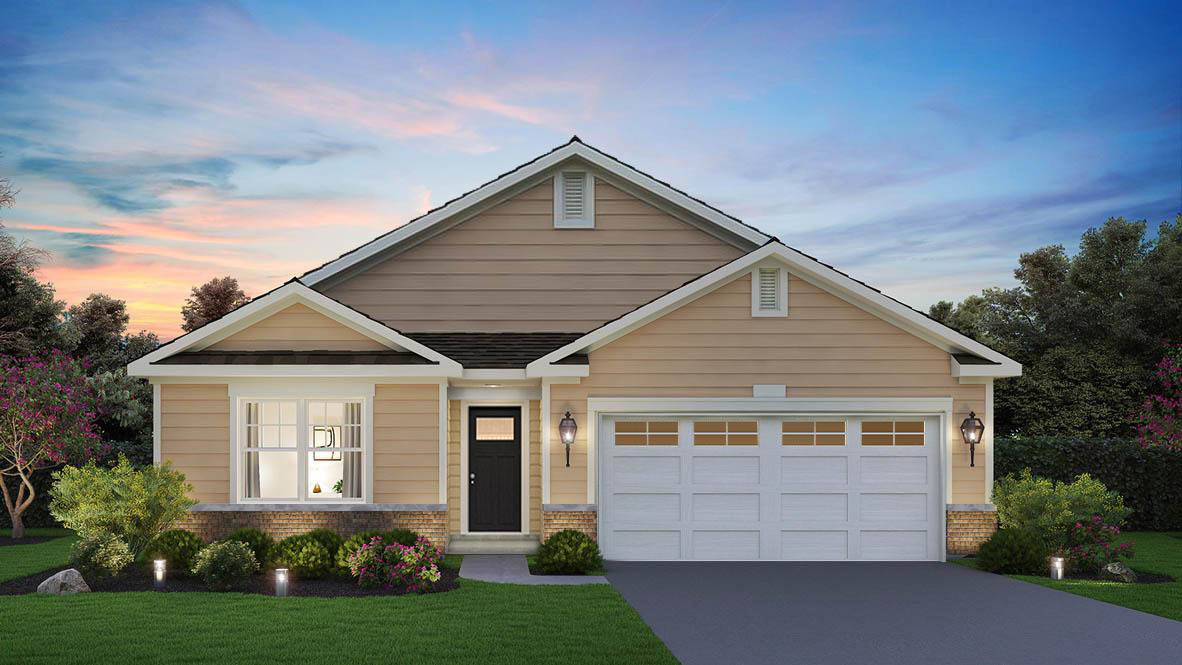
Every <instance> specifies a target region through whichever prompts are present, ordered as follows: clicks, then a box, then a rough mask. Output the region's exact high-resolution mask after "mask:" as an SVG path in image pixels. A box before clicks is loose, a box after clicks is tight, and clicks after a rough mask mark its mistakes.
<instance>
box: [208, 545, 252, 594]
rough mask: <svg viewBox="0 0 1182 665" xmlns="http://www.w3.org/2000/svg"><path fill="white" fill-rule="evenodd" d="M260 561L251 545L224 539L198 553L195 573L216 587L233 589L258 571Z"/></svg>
mask: <svg viewBox="0 0 1182 665" xmlns="http://www.w3.org/2000/svg"><path fill="white" fill-rule="evenodd" d="M258 570H259V562H258V561H257V560H256V559H255V558H254V552H253V551H252V550H251V549H250V545H247V544H246V543H244V542H242V541H238V540H224V541H222V542H218V543H214V544H212V545H207V546H206V547H204V548H202V550H201V551H200V552H198V553H197V562H196V564H195V565H194V566H193V574H194V575H197V576H198V577H200V578H201V579H203V580H205V583H206V584H208V585H209V586H211V587H213V588H214V589H231V588H233V587H236V586H239V585H240V584H242V583H243V582H245V581H246V580H247V579H248V578H249V577H250V576H251V575H253V574H254V573H256V572H258Z"/></svg>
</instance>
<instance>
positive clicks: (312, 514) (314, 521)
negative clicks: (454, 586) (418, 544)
mask: <svg viewBox="0 0 1182 665" xmlns="http://www.w3.org/2000/svg"><path fill="white" fill-rule="evenodd" d="M176 526H177V528H181V529H188V530H190V531H192V532H194V533H196V534H197V535H199V536H201V537H202V538H203V539H205V540H206V541H207V542H210V541H214V540H217V539H219V538H224V537H225V536H227V535H229V534H230V533H231V532H233V531H235V530H237V529H241V528H244V527H253V528H255V529H260V530H262V531H265V532H266V533H268V534H270V535H271V536H272V537H274V538H275V539H276V540H279V539H282V538H286V537H288V536H294V535H297V534H301V533H307V532H309V531H311V530H313V529H321V528H323V529H331V530H333V531H335V532H336V533H338V534H340V536H341V537H342V538H348V537H349V536H351V535H353V534H354V533H356V532H358V531H362V530H364V529H381V530H388V529H393V528H403V529H411V530H412V531H414V532H416V533H418V534H419V535H421V536H426V537H427V539H428V540H430V541H431V543H432V544H433V545H435V546H436V547H440V548H443V549H446V548H447V538H448V532H447V511H442V510H440V511H430V510H423V511H358V512H353V511H302V510H301V511H239V510H225V511H218V510H201V511H191V512H189V513H187V514H186V515H185V517H184V519H182V520H181V521H180V522H179V523H178V524H177V525H176Z"/></svg>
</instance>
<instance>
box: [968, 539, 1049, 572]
mask: <svg viewBox="0 0 1182 665" xmlns="http://www.w3.org/2000/svg"><path fill="white" fill-rule="evenodd" d="M1048 553H1049V550H1048V548H1047V545H1046V543H1045V542H1043V540H1042V538H1039V537H1038V535H1037V534H1035V533H1033V532H1032V531H1029V530H1027V529H1014V528H1008V529H999V530H998V531H997V533H995V534H993V536H992V537H991V538H990V539H989V540H987V541H985V542H983V543H981V548H980V549H979V550H977V567H978V568H980V569H981V570H985V571H988V572H991V573H1002V574H1006V575H1041V574H1044V573H1045V572H1046V569H1047V555H1048Z"/></svg>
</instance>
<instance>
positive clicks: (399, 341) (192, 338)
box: [127, 280, 461, 376]
mask: <svg viewBox="0 0 1182 665" xmlns="http://www.w3.org/2000/svg"><path fill="white" fill-rule="evenodd" d="M296 303H301V304H303V305H306V306H307V307H309V308H310V309H312V310H314V311H316V312H319V313H320V314H323V315H324V316H327V317H328V318H330V319H332V320H334V321H336V322H337V323H340V324H341V325H344V326H346V327H348V328H351V329H353V330H356V331H357V332H359V333H361V334H362V335H365V336H366V337H369V338H370V339H373V340H375V341H377V342H379V343H381V344H383V345H385V346H386V347H388V348H389V349H390V350H391V351H393V352H397V353H399V354H400V355H399V356H397V357H398V358H400V359H403V360H408V359H409V355H414V356H418V357H420V358H422V359H423V360H425V361H426V364H424V363H422V362H414V361H411V362H398V363H380V362H372V363H368V364H371V365H372V366H373V367H374V369H373V370H372V371H373V373H374V374H375V375H376V374H378V373H382V372H391V371H394V370H393V369H392V368H399V369H398V371H402V372H404V373H406V374H409V375H415V376H459V375H460V372H461V367H460V364H459V363H458V362H456V361H455V360H453V359H451V358H449V357H447V356H445V355H443V354H442V353H439V352H438V351H435V350H434V349H431V348H428V347H427V346H426V345H424V344H423V343H421V342H418V341H416V340H414V339H411V338H410V337H407V336H406V335H403V334H402V333H400V332H398V331H397V330H394V329H393V328H390V327H389V326H386V325H385V324H383V323H381V322H379V321H376V320H374V319H372V318H370V317H368V316H366V315H364V314H362V313H361V312H358V311H357V310H355V309H353V308H351V307H349V306H347V305H344V304H342V303H340V302H337V301H336V300H333V299H332V298H329V297H328V296H325V295H323V294H321V293H319V292H317V291H315V290H313V289H310V288H308V287H307V286H305V285H304V284H302V283H300V281H299V280H291V281H289V282H287V283H286V284H284V285H283V286H280V287H279V288H277V289H274V290H272V291H270V292H268V293H265V294H263V295H261V296H259V297H257V298H255V299H254V300H251V301H250V302H249V303H246V304H245V305H242V306H241V307H239V308H237V309H235V310H233V311H231V312H229V313H228V314H226V315H225V316H223V317H221V318H219V319H216V320H214V321H211V322H209V323H207V324H205V325H204V326H202V327H200V328H198V329H196V330H194V331H192V332H189V333H187V334H184V335H181V336H180V337H177V338H176V339H174V340H172V341H171V342H168V343H167V344H163V345H161V346H159V347H158V348H156V350H154V351H152V352H151V353H149V354H147V355H145V356H143V357H142V358H139V359H137V360H135V361H133V362H132V363H130V364H129V365H128V366H127V373H128V375H130V376H197V375H205V374H208V375H213V373H215V372H223V373H226V372H228V373H229V374H234V373H236V372H235V371H233V370H241V371H242V373H243V375H251V376H257V375H259V374H258V372H259V366H260V363H255V362H249V363H248V362H245V361H244V360H242V359H239V360H238V361H237V362H233V363H227V362H209V361H207V360H206V359H205V358H204V357H203V356H199V357H197V358H194V357H193V356H189V357H190V358H194V360H195V362H193V363H192V364H184V365H182V364H178V363H179V361H176V360H173V361H171V362H166V359H168V358H172V357H176V356H177V355H178V354H188V353H200V352H203V351H205V350H206V349H207V348H208V347H209V346H210V345H212V344H214V343H215V342H218V341H219V340H222V339H225V338H226V337H229V336H230V335H233V334H234V333H236V332H238V331H240V330H243V329H245V328H247V327H249V326H251V325H253V324H255V323H258V322H259V321H262V320H263V319H265V318H267V317H269V316H271V315H272V314H275V313H277V312H279V311H281V310H283V309H286V308H287V307H290V306H291V305H294V304H296ZM284 350H285V349H276V351H284ZM377 353H378V354H381V353H382V352H377ZM369 354H370V355H373V354H374V352H369ZM205 355H208V353H206V354H205ZM345 355H347V354H340V353H339V352H338V353H337V354H336V356H334V357H336V358H338V359H339V358H344V357H345ZM274 360H282V359H281V358H278V357H276V358H272V362H270V363H265V365H266V366H270V367H272V368H274V369H275V372H276V374H277V375H287V376H291V375H296V374H298V373H299V372H300V371H301V370H299V369H298V368H299V367H308V366H314V367H317V368H319V370H318V371H317V373H324V374H328V373H330V372H331V371H332V368H333V367H338V366H344V365H350V366H354V367H355V366H356V364H357V363H354V362H342V363H333V364H326V363H319V362H309V361H308V360H307V359H304V360H303V362H300V363H283V362H274ZM281 368H287V369H286V370H284V371H279V370H280V369H281ZM303 371H309V370H303ZM252 372H253V373H252Z"/></svg>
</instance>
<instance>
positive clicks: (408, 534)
mask: <svg viewBox="0 0 1182 665" xmlns="http://www.w3.org/2000/svg"><path fill="white" fill-rule="evenodd" d="M382 539H383V540H385V541H386V544H387V545H390V544H393V543H398V544H399V545H406V546H407V547H410V546H412V545H415V544H417V543H418V542H419V534H417V533H415V532H414V531H411V530H410V529H390V530H389V531H387V532H386V533H384V534H382Z"/></svg>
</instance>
